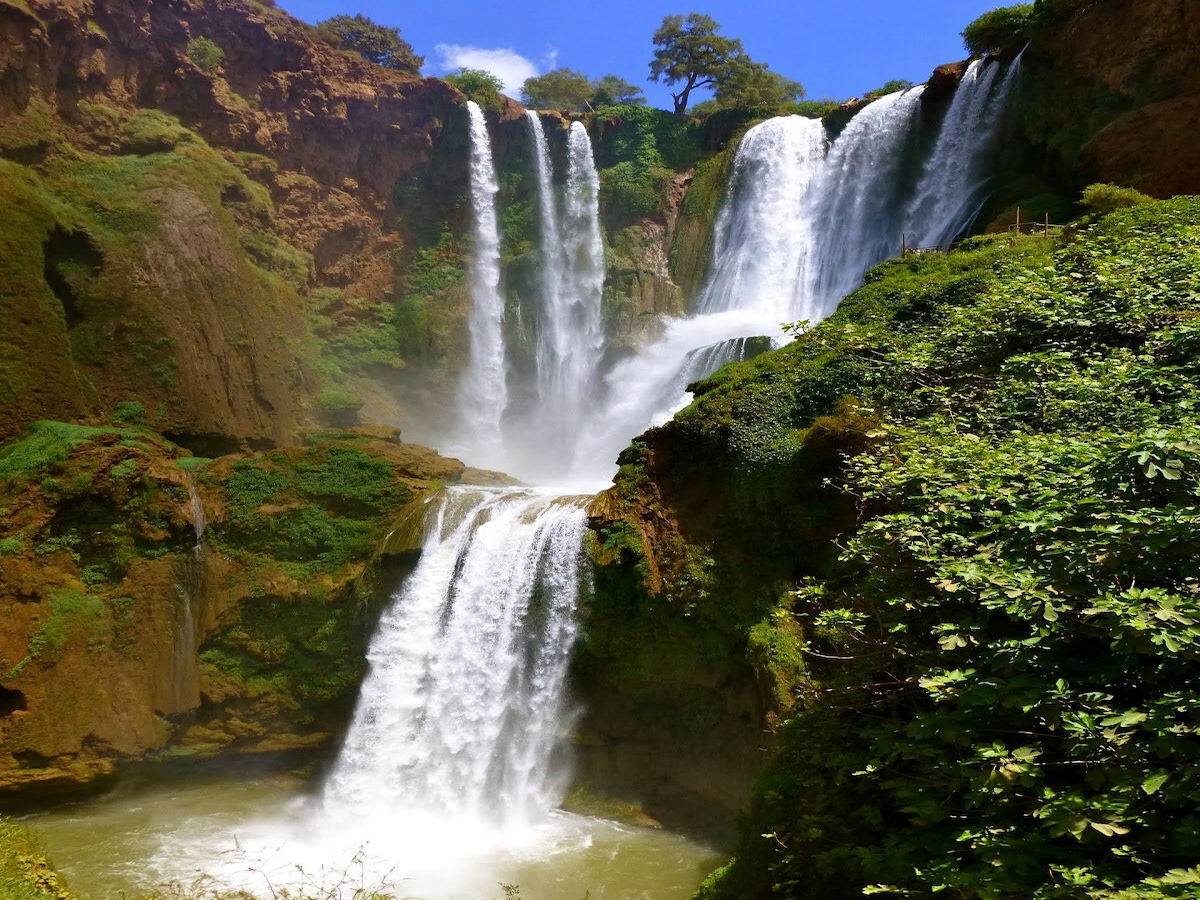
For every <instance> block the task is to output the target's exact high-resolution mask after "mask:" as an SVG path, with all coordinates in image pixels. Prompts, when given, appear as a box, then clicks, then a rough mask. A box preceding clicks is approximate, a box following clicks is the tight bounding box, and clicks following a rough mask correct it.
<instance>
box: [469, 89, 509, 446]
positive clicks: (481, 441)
mask: <svg viewBox="0 0 1200 900" xmlns="http://www.w3.org/2000/svg"><path fill="white" fill-rule="evenodd" d="M467 110H468V113H469V115H470V120H471V211H472V214H473V217H474V236H475V247H474V252H473V253H472V254H471V316H470V319H469V329H470V334H471V347H470V358H469V360H468V363H467V369H466V371H465V372H464V373H463V377H462V381H461V382H460V383H459V391H458V398H459V412H460V424H459V428H460V433H459V442H460V443H461V445H462V447H463V449H464V451H465V452H466V454H467V455H469V456H470V457H471V459H472V460H473V461H476V460H478V461H479V462H481V463H482V464H493V463H495V462H496V461H498V460H499V458H500V450H501V447H502V440H501V430H500V425H501V422H502V420H503V418H504V410H505V408H506V407H507V406H508V386H507V371H506V365H505V353H504V297H503V295H502V294H501V292H500V230H499V227H498V225H497V221H496V194H497V193H498V192H499V190H500V186H499V184H498V182H497V181H496V169H495V165H494V164H493V162H492V146H491V140H490V138H489V137H488V130H487V120H486V119H485V118H484V116H483V110H482V109H480V108H479V105H478V104H477V103H475V101H473V100H472V101H469V102H468V103H467Z"/></svg>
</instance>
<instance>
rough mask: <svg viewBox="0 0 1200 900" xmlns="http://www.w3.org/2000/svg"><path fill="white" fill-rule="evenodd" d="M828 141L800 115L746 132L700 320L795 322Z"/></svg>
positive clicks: (700, 306) (720, 225)
mask: <svg viewBox="0 0 1200 900" xmlns="http://www.w3.org/2000/svg"><path fill="white" fill-rule="evenodd" d="M827 141H828V138H827V135H826V133H825V126H824V125H823V124H822V123H821V121H820V120H819V119H806V118H803V117H801V116H785V117H779V118H775V119H768V120H767V121H766V122H763V123H761V124H759V125H756V126H754V127H753V128H751V129H750V130H749V131H747V132H746V135H745V137H743V138H742V142H741V144H740V145H739V147H738V151H737V155H736V156H735V158H734V163H733V175H732V177H731V179H730V183H729V188H728V193H727V198H726V201H725V204H724V206H723V207H722V209H721V212H720V214H719V215H718V218H717V222H716V225H715V231H714V236H713V245H714V250H713V270H712V273H711V274H710V276H709V280H708V283H707V285H706V286H705V288H704V292H703V293H702V294H701V296H700V301H699V303H698V309H699V312H700V313H702V314H712V313H722V312H730V311H732V310H743V311H746V312H751V313H757V314H758V315H759V317H760V318H761V319H762V321H764V322H770V323H772V324H773V325H778V324H779V323H780V322H783V321H785V320H787V319H788V318H789V317H791V316H792V314H793V309H794V307H795V305H796V304H795V298H796V296H797V294H798V293H799V291H800V288H801V287H802V285H803V284H804V278H803V269H804V266H805V265H806V264H807V262H808V256H809V253H810V252H811V250H812V244H813V239H814V225H815V223H814V222H812V221H810V220H808V219H807V218H805V217H804V216H802V215H801V212H802V211H803V209H804V208H805V203H806V201H807V199H808V193H809V190H810V188H811V186H812V182H813V179H814V178H815V177H816V175H817V172H818V170H819V168H820V164H821V162H822V161H823V160H824V158H825V148H826V144H827ZM693 349H695V348H693Z"/></svg>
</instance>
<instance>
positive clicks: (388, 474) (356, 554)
mask: <svg viewBox="0 0 1200 900" xmlns="http://www.w3.org/2000/svg"><path fill="white" fill-rule="evenodd" d="M225 496H226V503H227V505H228V511H229V525H228V529H227V530H226V529H224V528H222V527H220V526H217V527H215V528H214V540H216V541H218V542H219V543H222V544H223V545H225V546H227V547H228V548H229V549H230V550H231V551H245V550H250V551H252V552H255V553H263V554H267V555H268V556H271V557H273V558H274V559H277V560H285V561H287V562H293V563H300V564H303V565H307V566H311V567H312V568H314V569H315V570H318V571H336V570H337V569H339V568H341V567H342V566H344V565H345V564H347V563H349V562H351V561H352V560H362V559H365V558H366V557H368V556H369V555H370V552H371V548H372V547H373V546H374V544H375V542H376V541H377V540H378V539H379V537H380V534H379V528H380V527H381V526H382V521H381V520H382V519H383V518H385V517H386V515H387V514H388V513H390V512H392V511H394V510H396V509H398V508H399V507H400V506H401V505H403V503H405V502H406V501H407V500H408V499H410V497H411V494H410V492H409V490H408V489H407V488H406V487H405V486H404V485H403V484H401V483H399V482H397V481H395V475H394V472H393V469H392V467H391V466H390V465H389V464H387V463H385V462H382V461H381V460H378V459H375V458H374V457H372V456H370V455H369V454H368V453H365V452H363V451H362V450H359V449H356V448H354V447H351V446H346V445H343V444H332V445H317V446H313V447H310V448H307V449H306V450H304V451H303V453H302V454H301V455H299V456H297V455H295V454H286V453H283V452H277V453H273V454H270V455H268V456H267V457H265V458H263V459H254V460H244V461H242V462H239V463H237V464H236V465H235V466H234V467H233V469H232V470H231V471H230V473H229V476H228V479H227V481H226V483H225Z"/></svg>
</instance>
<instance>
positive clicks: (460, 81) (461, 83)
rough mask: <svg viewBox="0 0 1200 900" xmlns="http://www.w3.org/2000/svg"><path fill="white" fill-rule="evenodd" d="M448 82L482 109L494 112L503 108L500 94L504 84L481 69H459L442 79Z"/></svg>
mask: <svg viewBox="0 0 1200 900" xmlns="http://www.w3.org/2000/svg"><path fill="white" fill-rule="evenodd" d="M443 80H444V81H448V82H450V83H451V84H452V85H454V86H455V87H456V88H458V89H459V90H460V91H462V92H463V93H464V94H466V95H467V96H468V97H469V98H471V99H472V100H474V101H475V102H476V103H478V104H479V105H480V106H481V107H482V108H483V109H490V110H493V111H496V112H499V110H500V109H501V108H502V107H503V105H504V104H503V101H502V100H501V99H500V92H501V91H502V90H504V82H503V81H501V80H500V79H499V78H497V77H496V76H495V75H493V74H492V73H491V72H485V71H484V70H483V69H459V70H458V71H457V72H456V73H454V74H452V75H447V76H445V78H444V79H443Z"/></svg>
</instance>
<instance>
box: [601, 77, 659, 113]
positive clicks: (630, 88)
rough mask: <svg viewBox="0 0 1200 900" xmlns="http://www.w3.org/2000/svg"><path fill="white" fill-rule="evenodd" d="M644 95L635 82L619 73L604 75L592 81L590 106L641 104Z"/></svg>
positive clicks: (643, 101)
mask: <svg viewBox="0 0 1200 900" xmlns="http://www.w3.org/2000/svg"><path fill="white" fill-rule="evenodd" d="M645 102H646V96H645V94H643V93H642V89H641V88H640V87H638V86H637V85H636V84H632V83H631V82H628V81H626V80H625V79H624V78H622V77H620V76H619V75H605V76H603V77H601V78H597V79H596V80H595V81H593V82H592V99H591V104H592V106H594V107H596V108H597V109H600V108H602V107H605V106H641V105H642V104H643V103H645Z"/></svg>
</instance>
